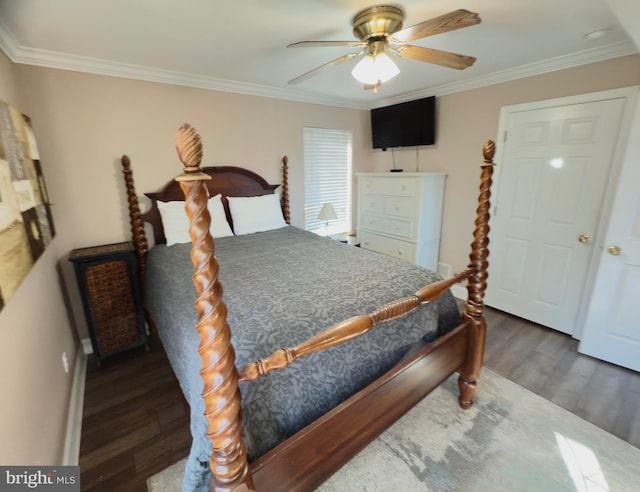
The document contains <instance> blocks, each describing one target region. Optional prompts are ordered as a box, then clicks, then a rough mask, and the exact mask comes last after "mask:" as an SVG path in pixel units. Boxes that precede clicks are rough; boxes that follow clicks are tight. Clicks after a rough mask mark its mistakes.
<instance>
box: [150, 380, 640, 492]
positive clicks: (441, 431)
mask: <svg viewBox="0 0 640 492" xmlns="http://www.w3.org/2000/svg"><path fill="white" fill-rule="evenodd" d="M457 391H458V390H457V378H456V377H455V376H452V377H451V378H449V379H448V380H447V381H446V382H445V383H444V384H443V385H441V386H440V387H438V388H437V389H436V390H435V391H434V392H433V393H431V394H430V395H429V396H427V397H426V398H425V399H424V400H422V401H421V402H420V403H419V404H418V405H416V406H415V407H414V408H413V409H412V410H411V411H409V413H407V414H406V415H405V416H404V417H402V418H401V419H400V420H399V421H398V422H396V423H395V424H394V425H393V426H392V427H390V428H389V429H387V430H386V431H385V432H384V433H383V434H381V435H380V436H379V437H378V439H376V440H375V441H374V442H373V443H371V444H370V445H369V446H368V447H367V448H365V449H364V450H363V451H362V452H361V453H359V454H358V455H357V456H356V457H355V458H353V459H352V460H351V461H349V462H348V463H347V464H345V465H344V466H343V467H342V468H341V469H340V470H338V472H336V473H335V474H334V475H333V476H331V477H330V478H329V480H327V481H326V482H325V483H324V484H322V486H321V487H320V488H319V489H317V490H318V491H319V492H378V491H380V492H382V491H385V492H386V491H407V492H411V491H425V492H428V491H456V492H472V491H473V492H477V491H505V492H506V491H509V492H518V491H523V492H524V491H527V492H529V491H544V492H550V491H578V492H582V491H585V492H586V491H588V492H605V491H611V492H613V491H623V492H626V491H638V490H640V449H638V448H636V447H634V446H632V445H631V444H629V443H627V442H625V441H623V440H621V439H619V438H617V437H615V436H613V435H611V434H609V433H608V432H605V431H604V430H602V429H600V428H598V427H596V426H594V425H593V424H591V423H589V422H586V421H585V420H583V419H581V418H579V417H577V416H575V415H573V414H571V413H570V412H568V411H566V410H565V409H563V408H561V407H559V406H557V405H556V404H554V403H552V402H549V401H548V400H545V399H544V398H542V397H540V396H538V395H536V394H534V393H532V392H530V391H528V390H527V389H525V388H523V387H521V386H519V385H517V384H515V383H513V382H511V381H509V380H507V379H505V378H503V377H501V376H499V375H497V374H495V373H493V372H491V371H490V370H488V369H484V370H483V371H482V375H481V380H480V387H479V389H478V392H477V395H476V399H475V404H474V406H473V407H472V408H471V409H470V410H462V409H460V408H459V407H458V403H457ZM183 469H184V460H183V461H180V462H178V463H175V464H174V465H172V466H170V467H169V468H167V469H165V470H163V471H161V472H160V473H158V474H156V475H154V476H153V477H151V478H150V479H149V481H148V488H149V491H150V492H169V491H171V492H175V491H179V490H180V488H181V482H182V472H183Z"/></svg>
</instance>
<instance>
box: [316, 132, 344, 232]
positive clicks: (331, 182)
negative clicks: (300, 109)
mask: <svg viewBox="0 0 640 492" xmlns="http://www.w3.org/2000/svg"><path fill="white" fill-rule="evenodd" d="M351 154H352V148H351V132H350V131H347V130H335V129H329V128H308V127H306V128H305V129H304V195H305V206H304V227H305V229H306V230H308V231H313V232H318V233H320V234H324V233H325V231H326V233H327V234H335V233H339V232H349V231H351ZM324 203H330V204H331V205H333V208H334V210H335V212H336V215H337V217H338V218H337V219H336V220H332V221H329V223H328V224H327V222H326V221H323V220H319V219H318V214H319V213H320V209H321V208H322V205H323V204H324ZM327 226H328V227H327Z"/></svg>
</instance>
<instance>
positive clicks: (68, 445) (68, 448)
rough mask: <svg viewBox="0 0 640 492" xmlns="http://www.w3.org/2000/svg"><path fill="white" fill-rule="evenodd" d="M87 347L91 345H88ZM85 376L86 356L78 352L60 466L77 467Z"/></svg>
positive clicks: (81, 351) (82, 352) (80, 351)
mask: <svg viewBox="0 0 640 492" xmlns="http://www.w3.org/2000/svg"><path fill="white" fill-rule="evenodd" d="M82 345H83V348H84V345H85V344H84V340H83V343H82ZM89 345H91V344H90V343H89ZM86 375H87V355H86V353H85V352H84V351H83V350H78V354H77V356H76V363H75V366H74V369H73V383H72V386H71V397H70V398H69V412H68V414H67V429H66V432H65V439H64V451H63V454H62V464H63V465H65V466H77V465H78V462H79V460H80V437H81V435H82V409H83V406H84V384H85V380H86Z"/></svg>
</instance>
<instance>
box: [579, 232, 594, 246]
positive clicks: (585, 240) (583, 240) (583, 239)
mask: <svg viewBox="0 0 640 492" xmlns="http://www.w3.org/2000/svg"><path fill="white" fill-rule="evenodd" d="M589 239H591V236H589V234H580V235H579V236H578V241H580V242H581V243H582V244H584V243H588V242H589Z"/></svg>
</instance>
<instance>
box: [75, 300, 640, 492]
mask: <svg viewBox="0 0 640 492" xmlns="http://www.w3.org/2000/svg"><path fill="white" fill-rule="evenodd" d="M486 318H487V322H488V334H487V346H486V356H485V366H486V367H488V368H490V369H491V370H493V371H494V372H496V373H498V374H501V375H502V376H505V377H506V378H508V379H510V380H512V381H515V382H516V383H518V384H520V385H522V386H524V387H526V388H528V389H530V390H531V391H533V392H535V393H537V394H539V395H541V396H543V397H544V398H546V399H548V400H551V401H553V402H555V403H557V404H558V405H560V406H562V407H564V408H566V409H567V410H569V411H571V412H573V413H575V414H576V415H579V416H580V417H582V418H584V419H585V420H588V421H590V422H592V423H594V424H595V425H597V426H598V427H601V428H603V429H605V430H607V431H609V432H611V433H612V434H615V435H616V436H618V437H620V438H621V439H624V440H626V441H628V442H630V443H632V444H633V445H635V446H637V447H640V374H639V373H636V372H633V371H629V370H626V369H622V368H620V367H617V366H614V365H611V364H608V363H606V362H601V361H598V360H596V359H592V358H590V357H587V356H584V355H581V354H578V352H577V347H578V342H577V341H576V340H574V339H572V338H571V337H569V336H567V335H563V334H561V333H558V332H555V331H553V330H550V329H547V328H544V327H541V326H539V325H536V324H533V323H530V322H527V321H524V320H522V319H519V318H516V317H514V316H510V315H508V314H505V313H501V312H499V311H496V310H493V309H490V308H488V309H487V311H486ZM479 391H480V390H479ZM189 445H190V438H189V417H188V411H187V409H186V406H185V403H184V401H183V399H182V396H181V393H180V389H179V387H178V383H177V381H176V380H175V377H174V376H173V373H172V372H171V368H170V367H169V363H168V362H167V359H166V356H165V354H164V352H163V350H162V348H161V346H160V344H159V343H157V342H156V343H154V344H152V348H151V350H150V351H148V352H145V351H144V349H140V350H135V351H132V352H130V353H128V354H122V355H121V356H117V357H114V358H113V359H107V360H106V361H104V362H103V364H102V367H98V366H97V364H96V363H95V360H93V359H92V358H90V360H89V362H88V370H87V379H86V387H85V399H84V414H83V421H82V440H81V445H80V468H81V473H82V477H81V482H82V490H83V491H91V492H98V491H117V492H121V491H123V492H127V491H146V490H147V489H146V480H147V478H148V477H149V476H151V475H153V474H154V473H156V472H158V471H160V470H162V469H163V468H165V467H167V466H169V465H170V464H172V463H174V462H175V461H177V460H179V459H180V458H182V457H184V456H186V455H187V454H188V451H189Z"/></svg>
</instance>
